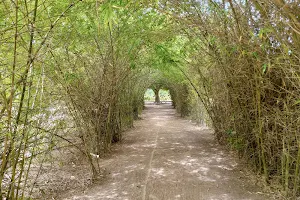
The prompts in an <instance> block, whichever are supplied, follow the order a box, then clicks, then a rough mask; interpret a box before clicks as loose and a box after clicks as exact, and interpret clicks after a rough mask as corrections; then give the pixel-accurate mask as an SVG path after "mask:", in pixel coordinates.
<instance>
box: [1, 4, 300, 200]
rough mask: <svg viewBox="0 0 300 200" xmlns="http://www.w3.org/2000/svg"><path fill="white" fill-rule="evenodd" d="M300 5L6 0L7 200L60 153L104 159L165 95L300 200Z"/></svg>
mask: <svg viewBox="0 0 300 200" xmlns="http://www.w3.org/2000/svg"><path fill="white" fill-rule="evenodd" d="M299 6H300V2H299V1H298V0H262V1H257V0H246V1H245V0H235V1H233V0H215V1H212V0H203V1H196V0H184V1H177V0H171V1H163V0H162V1H158V0H157V1H130V0H103V1H101V0H99V1H98V0H77V1H76V0H75V1H74V0H64V1H58V0H23V1H21V0H12V1H9V0H2V1H1V3H0V44H1V46H0V95H1V96H0V142H1V146H0V157H1V158H0V164H1V165H0V199H25V198H27V197H30V196H32V195H33V193H34V191H35V190H34V188H35V187H36V185H35V183H36V182H37V180H38V179H39V175H40V174H41V173H42V172H41V171H42V170H41V169H42V166H43V165H44V164H45V163H47V162H49V159H51V155H52V154H53V152H55V151H60V150H61V149H66V148H75V149H77V150H78V151H79V152H81V153H82V154H83V155H84V156H85V158H86V160H87V162H88V163H89V164H90V168H91V176H92V179H93V180H97V178H98V175H99V173H101V169H100V168H99V163H98V158H99V157H101V156H104V155H105V154H107V153H109V152H110V147H111V145H112V144H113V143H115V142H119V141H120V140H121V139H122V131H124V130H125V129H127V128H130V127H132V126H133V120H135V119H137V118H138V114H139V113H140V112H141V110H142V109H143V97H144V93H145V91H146V89H147V88H153V90H154V91H159V89H160V88H165V89H169V90H170V93H171V96H172V100H173V104H174V106H175V107H176V109H177V111H178V112H179V113H181V115H182V116H184V117H186V116H188V117H191V118H193V119H194V120H197V121H199V122H201V123H206V124H207V125H209V126H211V128H213V129H214V131H215V137H216V139H217V140H218V141H219V142H220V143H221V144H225V145H227V146H228V147H229V148H232V149H234V150H236V151H237V152H238V154H239V155H240V157H243V158H244V159H246V160H247V161H248V163H249V164H250V165H251V166H252V167H253V169H254V170H255V171H256V172H257V173H259V174H261V175H262V177H263V178H264V180H265V181H266V183H268V184H272V185H280V188H281V190H282V191H283V192H284V193H285V195H287V196H289V197H296V196H299V192H300V190H299V189H300V188H299V185H300V184H299V182H300V180H299V178H300V174H299V173H300V171H299V170H300V148H299V147H300V139H299V137H300V135H299V127H300V118H299V116H300V115H299V114H300V113H299V106H300V93H299V89H300V77H299V73H300V62H299V61H300V58H299V56H300V19H299V16H300V9H299Z"/></svg>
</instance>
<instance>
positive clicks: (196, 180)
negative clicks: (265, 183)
mask: <svg viewBox="0 0 300 200" xmlns="http://www.w3.org/2000/svg"><path fill="white" fill-rule="evenodd" d="M142 118H143V120H140V121H138V122H136V124H135V128H134V129H132V130H130V131H128V132H127V133H125V140H124V142H122V144H120V145H117V146H115V149H114V151H113V152H114V153H113V155H112V156H111V157H110V158H109V159H105V160H104V161H103V162H102V163H103V167H106V168H107V170H109V172H110V174H109V176H108V177H107V180H105V181H104V182H103V183H101V184H99V185H95V186H93V187H92V188H89V189H88V190H86V191H84V192H77V194H76V195H74V193H73V192H72V195H70V196H69V197H68V196H65V197H63V198H62V199H78V200H84V199H101V200H106V199H114V200H177V199H178V200H179V199H182V200H202V199H203V200H215V199H220V200H221V199H222V200H229V199H230V200H246V199H247V200H248V199H249V200H250V199H253V200H258V199H262V200H265V199H271V198H270V197H268V196H266V195H264V194H262V193H261V192H260V188H258V186H255V185H254V184H252V183H250V182H249V178H248V177H247V176H246V175H244V173H242V172H241V171H240V170H239V169H240V167H241V166H239V165H238V164H237V160H236V159H235V158H234V157H233V156H232V155H230V153H228V152H226V151H225V150H224V149H223V148H222V147H220V146H218V145H217V144H216V142H215V141H214V140H213V135H212V134H211V132H210V131H209V130H208V129H205V128H203V127H198V126H195V125H193V124H192V123H190V122H188V121H187V120H184V119H181V118H179V117H176V115H175V110H174V109H171V106H170V105H160V106H156V105H148V106H147V108H146V110H145V111H144V114H143V116H142Z"/></svg>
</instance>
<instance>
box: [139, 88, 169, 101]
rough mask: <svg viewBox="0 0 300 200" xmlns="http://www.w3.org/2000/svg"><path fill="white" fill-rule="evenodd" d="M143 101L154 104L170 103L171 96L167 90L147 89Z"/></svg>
mask: <svg viewBox="0 0 300 200" xmlns="http://www.w3.org/2000/svg"><path fill="white" fill-rule="evenodd" d="M144 101H146V102H154V103H156V104H160V103H168V102H171V101H172V99H171V95H170V91H169V90H168V89H158V90H153V89H150V88H148V89H147V90H146V92H145V95H144Z"/></svg>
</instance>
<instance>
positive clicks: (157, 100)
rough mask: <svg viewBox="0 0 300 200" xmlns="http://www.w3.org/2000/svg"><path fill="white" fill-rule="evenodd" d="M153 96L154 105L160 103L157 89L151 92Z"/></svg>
mask: <svg viewBox="0 0 300 200" xmlns="http://www.w3.org/2000/svg"><path fill="white" fill-rule="evenodd" d="M153 91H154V94H155V103H156V104H159V103H160V98H159V89H155V90H153Z"/></svg>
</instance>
